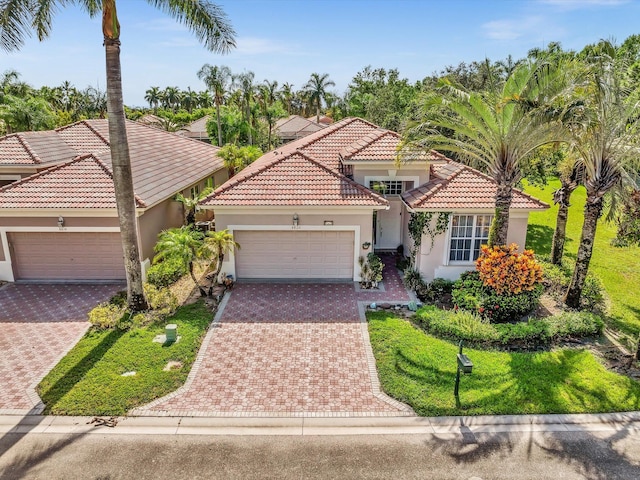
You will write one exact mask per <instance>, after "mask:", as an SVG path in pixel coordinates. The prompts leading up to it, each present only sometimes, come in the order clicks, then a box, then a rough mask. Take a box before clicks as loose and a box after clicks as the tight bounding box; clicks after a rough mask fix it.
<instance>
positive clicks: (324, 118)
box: [307, 115, 333, 125]
mask: <svg viewBox="0 0 640 480" xmlns="http://www.w3.org/2000/svg"><path fill="white" fill-rule="evenodd" d="M307 120H311V121H312V122H315V121H316V116H315V115H312V116H310V117H309V118H307ZM318 123H320V124H322V125H331V124H332V123H333V118H331V117H328V116H327V115H320V121H319V122H318Z"/></svg>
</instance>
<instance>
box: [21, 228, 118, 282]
mask: <svg viewBox="0 0 640 480" xmlns="http://www.w3.org/2000/svg"><path fill="white" fill-rule="evenodd" d="M9 242H10V243H11V250H12V252H11V254H12V263H13V269H14V274H15V276H16V279H17V280H122V279H124V278H125V272H124V261H123V255H122V245H121V242H120V234H119V233H117V232H99V233H98V232H12V233H10V234H9Z"/></svg>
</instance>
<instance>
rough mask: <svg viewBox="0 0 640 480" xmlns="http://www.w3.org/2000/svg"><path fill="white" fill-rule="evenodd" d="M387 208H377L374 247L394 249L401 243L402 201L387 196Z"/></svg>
mask: <svg viewBox="0 0 640 480" xmlns="http://www.w3.org/2000/svg"><path fill="white" fill-rule="evenodd" d="M388 200H389V210H378V213H377V219H376V232H375V248H377V249H380V250H395V249H396V248H397V247H398V245H400V244H401V243H402V210H403V208H402V202H401V201H400V200H394V199H391V198H389V199H388Z"/></svg>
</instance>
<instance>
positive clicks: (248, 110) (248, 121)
mask: <svg viewBox="0 0 640 480" xmlns="http://www.w3.org/2000/svg"><path fill="white" fill-rule="evenodd" d="M247 125H248V126H249V145H253V138H252V136H251V106H250V105H249V101H247Z"/></svg>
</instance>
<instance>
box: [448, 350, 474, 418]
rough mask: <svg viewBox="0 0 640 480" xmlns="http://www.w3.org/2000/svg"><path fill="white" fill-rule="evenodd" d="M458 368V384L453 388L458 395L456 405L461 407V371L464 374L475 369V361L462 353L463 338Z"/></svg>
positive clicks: (456, 395)
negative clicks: (459, 392) (459, 394)
mask: <svg viewBox="0 0 640 480" xmlns="http://www.w3.org/2000/svg"><path fill="white" fill-rule="evenodd" d="M457 359H458V369H457V371H456V386H455V388H454V390H453V394H454V395H455V397H456V406H457V407H458V408H459V407H460V397H458V390H459V388H460V372H462V373H464V374H470V373H471V372H472V371H473V362H472V361H471V359H470V358H469V357H467V356H466V355H465V354H464V353H462V340H460V351H459V352H458V357H457Z"/></svg>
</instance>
